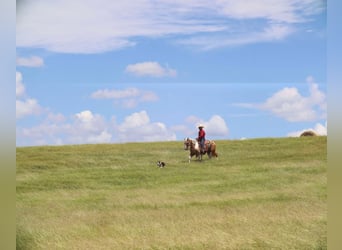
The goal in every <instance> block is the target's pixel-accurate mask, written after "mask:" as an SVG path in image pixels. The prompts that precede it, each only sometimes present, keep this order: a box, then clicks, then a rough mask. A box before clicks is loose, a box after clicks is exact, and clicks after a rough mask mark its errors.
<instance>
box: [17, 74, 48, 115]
mask: <svg viewBox="0 0 342 250" xmlns="http://www.w3.org/2000/svg"><path fill="white" fill-rule="evenodd" d="M15 78H16V118H17V119H20V118H23V117H25V116H30V115H39V114H41V113H42V112H43V110H44V109H43V108H42V107H41V106H40V105H39V104H38V101H37V100H36V99H34V98H27V97H25V96H26V92H25V86H24V84H23V82H22V81H23V76H22V74H21V73H20V72H18V71H17V72H16V77H15Z"/></svg>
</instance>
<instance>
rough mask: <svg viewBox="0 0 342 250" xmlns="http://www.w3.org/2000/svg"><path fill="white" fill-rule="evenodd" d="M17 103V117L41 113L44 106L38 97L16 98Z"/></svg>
mask: <svg viewBox="0 0 342 250" xmlns="http://www.w3.org/2000/svg"><path fill="white" fill-rule="evenodd" d="M15 104H16V117H17V119H20V118H23V117H25V116H29V115H39V114H40V113H41V112H42V108H41V107H40V105H39V104H38V101H37V100H36V99H32V98H28V99H25V100H16V102H15Z"/></svg>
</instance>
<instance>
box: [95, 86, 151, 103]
mask: <svg viewBox="0 0 342 250" xmlns="http://www.w3.org/2000/svg"><path fill="white" fill-rule="evenodd" d="M90 96H91V98H93V99H113V100H115V101H116V103H118V104H119V105H122V106H123V107H125V108H134V107H136V106H137V105H138V104H139V103H142V102H154V101H157V100H158V96H157V95H156V94H155V93H154V92H152V91H147V90H139V89H137V88H127V89H123V90H117V89H111V90H109V89H101V90H97V91H95V92H93V93H92V94H91V95H90Z"/></svg>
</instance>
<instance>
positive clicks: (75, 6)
mask: <svg viewBox="0 0 342 250" xmlns="http://www.w3.org/2000/svg"><path fill="white" fill-rule="evenodd" d="M26 2H27V3H26V4H25V8H21V9H22V10H21V11H20V12H18V13H17V30H16V34H17V36H16V38H17V42H16V44H17V46H18V47H34V48H37V47H38V48H44V49H47V50H50V51H55V52H63V53H101V52H105V51H111V50H116V49H122V48H125V47H128V46H134V45H135V44H136V43H137V41H138V39H137V38H141V37H144V38H157V37H165V36H168V37H169V38H171V39H176V40H179V38H180V37H184V38H189V39H185V40H186V41H187V42H188V43H190V42H192V41H193V42H194V41H195V40H194V39H193V38H194V37H199V36H202V38H201V40H202V41H201V44H199V45H201V46H204V47H206V48H214V47H217V44H216V45H215V44H214V45H212V44H209V43H213V42H214V43H215V41H214V40H213V39H207V37H203V36H204V35H205V36H207V35H208V37H210V36H211V34H212V33H214V34H215V36H216V37H224V41H223V42H224V43H223V44H222V45H220V46H229V45H230V44H232V43H233V44H235V45H236V44H237V43H239V42H241V43H243V44H246V43H251V42H259V41H272V39H271V37H272V35H274V37H275V38H277V39H284V38H286V37H287V36H288V35H290V34H291V32H292V31H293V30H292V29H293V27H294V25H295V24H300V23H303V22H310V21H312V17H313V15H315V14H317V13H320V12H322V11H324V9H325V1H319V0H304V1H303V0H278V1H277V3H276V4H274V1H273V0H254V1H253V0H246V1H236V0H215V1H207V0H197V1H194V0H188V1H180V0H176V1H175V0H160V1H152V0H142V1H111V0H99V1H82V0H74V1H68V0H58V1H33V0H28V1H26ZM103 6H105V7H103ZM241 20H242V21H243V22H241ZM235 21H237V22H235ZM270 24H271V25H270ZM267 27H270V29H271V30H268V29H269V28H267ZM307 28H308V27H306V29H307ZM274 29H276V30H274ZM289 31H291V32H289ZM250 33H252V34H254V33H255V34H256V35H253V36H249V34H250ZM265 36H266V38H265ZM248 37H253V39H250V40H249V39H248ZM195 39H197V38H195ZM259 39H260V40H259ZM181 40H182V39H181ZM204 41H206V42H207V43H204Z"/></svg>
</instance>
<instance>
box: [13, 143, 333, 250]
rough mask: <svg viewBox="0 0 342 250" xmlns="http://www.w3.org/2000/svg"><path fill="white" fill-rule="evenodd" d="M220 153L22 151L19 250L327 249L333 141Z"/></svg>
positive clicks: (149, 147)
mask: <svg viewBox="0 0 342 250" xmlns="http://www.w3.org/2000/svg"><path fill="white" fill-rule="evenodd" d="M216 143H217V151H218V153H219V158H218V159H211V160H209V159H208V158H207V157H206V156H205V157H204V158H203V159H204V160H203V161H202V162H199V161H195V160H193V161H192V162H191V163H190V164H189V163H188V158H187V156H188V152H187V151H184V150H183V143H182V142H158V143H127V144H98V145H75V146H45V147H24V148H17V175H16V182H17V186H16V188H17V202H16V214H17V237H16V238H17V249H327V151H326V147H327V145H326V143H327V138H326V137H307V138H266V139H254V140H244V141H216ZM157 160H163V161H165V162H166V163H167V166H166V167H165V168H164V169H159V168H158V167H157V166H156V161H157Z"/></svg>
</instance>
